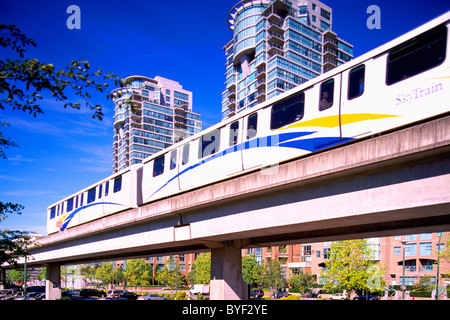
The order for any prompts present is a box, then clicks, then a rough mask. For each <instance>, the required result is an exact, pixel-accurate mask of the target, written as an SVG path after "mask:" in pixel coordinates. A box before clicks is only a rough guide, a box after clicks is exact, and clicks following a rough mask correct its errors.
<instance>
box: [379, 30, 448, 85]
mask: <svg viewBox="0 0 450 320" xmlns="http://www.w3.org/2000/svg"><path fill="white" fill-rule="evenodd" d="M446 48H447V27H446V26H445V25H443V26H439V27H436V28H434V29H432V30H430V31H428V32H426V33H424V34H422V35H420V36H418V37H415V38H414V39H412V40H410V41H407V42H405V43H404V44H401V45H399V46H398V47H395V48H394V49H392V50H391V51H390V52H389V55H388V58H387V75H386V84H387V85H392V84H394V83H397V82H399V81H402V80H404V79H407V78H410V77H413V76H415V75H417V74H419V73H421V72H424V71H426V70H429V69H432V68H434V67H436V66H438V65H440V64H441V63H443V62H444V60H445V54H446Z"/></svg>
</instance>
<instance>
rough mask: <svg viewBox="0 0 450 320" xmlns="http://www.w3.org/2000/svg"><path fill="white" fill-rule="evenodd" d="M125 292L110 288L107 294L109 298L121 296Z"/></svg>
mask: <svg viewBox="0 0 450 320" xmlns="http://www.w3.org/2000/svg"><path fill="white" fill-rule="evenodd" d="M123 292H124V291H123V290H109V291H108V293H106V296H107V297H108V298H119V297H120V294H121V293H123Z"/></svg>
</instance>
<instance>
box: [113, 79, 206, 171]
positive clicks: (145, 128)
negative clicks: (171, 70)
mask: <svg viewBox="0 0 450 320" xmlns="http://www.w3.org/2000/svg"><path fill="white" fill-rule="evenodd" d="M127 80H129V82H130V83H129V84H128V85H127V86H126V87H123V88H116V89H114V90H113V91H112V92H111V96H112V97H113V101H114V143H113V172H118V171H120V170H122V169H124V168H126V167H128V166H130V165H133V164H135V163H141V162H142V160H143V159H145V158H147V157H148V156H151V155H152V154H154V153H157V152H158V151H161V150H163V149H165V148H167V147H169V146H170V145H172V144H174V143H177V142H179V141H181V140H183V139H184V138H186V137H188V136H190V135H193V134H195V133H197V132H200V131H201V128H202V122H201V120H200V114H198V113H195V112H193V111H192V92H191V91H188V90H185V89H183V87H182V86H181V85H180V84H179V83H178V82H176V81H173V80H170V79H166V78H163V77H160V76H156V77H155V78H154V79H152V78H148V77H144V76H130V77H128V78H127Z"/></svg>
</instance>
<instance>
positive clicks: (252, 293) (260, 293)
mask: <svg viewBox="0 0 450 320" xmlns="http://www.w3.org/2000/svg"><path fill="white" fill-rule="evenodd" d="M250 297H255V298H262V297H264V291H262V290H261V289H255V290H252V291H250Z"/></svg>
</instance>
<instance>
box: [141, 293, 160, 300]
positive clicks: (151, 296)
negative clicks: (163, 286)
mask: <svg viewBox="0 0 450 320" xmlns="http://www.w3.org/2000/svg"><path fill="white" fill-rule="evenodd" d="M137 299H138V300H167V298H166V297H161V296H160V295H159V294H156V293H150V294H146V295H145V296H140V297H138V298H137Z"/></svg>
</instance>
